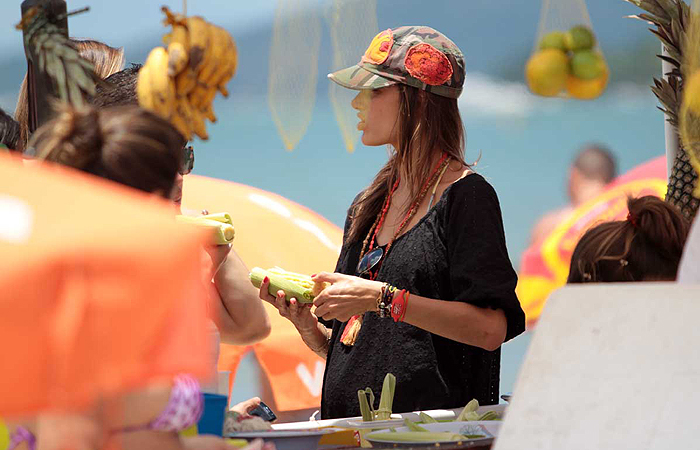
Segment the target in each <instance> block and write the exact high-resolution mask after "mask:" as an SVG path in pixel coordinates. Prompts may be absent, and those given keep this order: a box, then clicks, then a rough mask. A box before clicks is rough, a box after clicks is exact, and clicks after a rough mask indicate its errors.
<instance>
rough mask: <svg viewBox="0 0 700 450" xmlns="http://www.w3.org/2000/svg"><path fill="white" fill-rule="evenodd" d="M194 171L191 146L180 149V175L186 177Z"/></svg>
mask: <svg viewBox="0 0 700 450" xmlns="http://www.w3.org/2000/svg"><path fill="white" fill-rule="evenodd" d="M192 169H194V149H193V148H192V146H191V145H187V146H185V147H182V166H181V167H180V170H179V171H178V172H180V175H187V174H188V173H190V172H192Z"/></svg>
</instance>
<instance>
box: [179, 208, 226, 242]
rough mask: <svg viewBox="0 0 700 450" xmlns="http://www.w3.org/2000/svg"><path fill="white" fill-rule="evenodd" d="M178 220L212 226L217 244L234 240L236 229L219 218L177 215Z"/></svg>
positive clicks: (207, 226) (206, 226)
mask: <svg viewBox="0 0 700 450" xmlns="http://www.w3.org/2000/svg"><path fill="white" fill-rule="evenodd" d="M176 220H177V221H178V222H180V223H187V224H190V225H197V226H200V227H205V228H210V229H211V230H212V237H213V240H214V243H215V244H216V245H227V244H230V243H231V242H233V238H234V236H235V235H236V231H235V229H234V228H233V225H231V224H230V223H224V222H220V221H218V220H212V219H208V218H206V217H204V216H202V217H189V216H182V215H178V216H176Z"/></svg>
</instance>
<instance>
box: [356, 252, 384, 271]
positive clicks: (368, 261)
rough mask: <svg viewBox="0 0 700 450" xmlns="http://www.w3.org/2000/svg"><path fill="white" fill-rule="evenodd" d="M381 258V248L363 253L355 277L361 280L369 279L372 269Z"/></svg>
mask: <svg viewBox="0 0 700 450" xmlns="http://www.w3.org/2000/svg"><path fill="white" fill-rule="evenodd" d="M383 257H384V249H383V248H381V247H377V248H375V249H374V250H371V251H369V252H367V253H365V256H363V257H362V259H361V260H360V262H359V263H357V271H356V273H357V276H358V277H361V278H362V277H365V276H369V277H370V278H371V276H372V269H374V268H375V267H377V265H378V264H379V262H380V261H381V260H382V258H383Z"/></svg>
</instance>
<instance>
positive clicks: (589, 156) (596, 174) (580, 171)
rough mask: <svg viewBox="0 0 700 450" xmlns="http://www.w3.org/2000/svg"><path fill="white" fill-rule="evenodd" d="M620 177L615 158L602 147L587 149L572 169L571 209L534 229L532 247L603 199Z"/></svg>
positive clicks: (548, 217)
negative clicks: (579, 211) (581, 209)
mask: <svg viewBox="0 0 700 450" xmlns="http://www.w3.org/2000/svg"><path fill="white" fill-rule="evenodd" d="M616 175H617V168H616V163H615V158H614V157H613V155H612V153H611V152H610V150H608V149H607V148H605V147H603V146H600V145H588V146H586V147H584V148H583V149H582V150H580V151H579V153H578V154H577V155H576V158H575V159H574V162H573V163H572V164H571V168H570V169H569V181H568V185H567V189H568V195H569V205H567V206H566V207H564V208H561V209H558V210H555V211H551V212H548V213H546V214H545V215H544V216H542V218H540V219H539V221H538V222H537V224H536V225H535V226H534V227H533V229H532V233H531V235H530V245H537V244H540V243H541V242H542V241H543V240H544V239H545V238H546V237H547V236H548V235H549V234H550V233H551V232H552V231H554V229H555V228H556V227H557V226H558V225H559V224H560V223H562V222H564V221H565V220H566V219H567V218H568V217H569V215H570V214H571V213H572V212H573V211H574V209H576V208H577V207H578V206H580V205H581V204H583V203H585V202H587V201H588V200H591V199H593V198H595V197H597V196H598V195H600V194H601V193H602V192H603V191H604V190H605V188H606V187H607V185H608V184H609V183H610V182H611V181H612V180H613V179H614V178H615V176H616Z"/></svg>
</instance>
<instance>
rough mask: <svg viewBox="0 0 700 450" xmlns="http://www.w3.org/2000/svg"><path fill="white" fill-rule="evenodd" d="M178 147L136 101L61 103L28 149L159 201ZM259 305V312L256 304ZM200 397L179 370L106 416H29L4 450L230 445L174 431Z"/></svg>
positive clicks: (176, 163)
mask: <svg viewBox="0 0 700 450" xmlns="http://www.w3.org/2000/svg"><path fill="white" fill-rule="evenodd" d="M182 147H183V139H182V137H181V136H180V134H179V133H178V132H177V131H176V130H175V129H174V128H173V127H172V126H171V125H170V124H169V123H168V122H167V121H165V120H163V119H161V118H160V117H158V116H156V115H154V114H152V113H150V112H148V111H145V110H143V109H141V108H139V107H137V106H122V107H114V108H104V109H96V108H94V107H86V108H81V109H73V108H70V107H64V108H63V109H62V110H61V111H59V114H58V115H57V117H56V118H55V119H54V120H52V121H50V122H49V123H47V124H46V125H44V126H43V127H41V128H40V129H38V130H37V131H36V132H35V133H34V135H33V136H32V138H31V140H30V142H29V146H28V148H29V149H33V150H34V151H35V152H36V153H37V154H38V156H39V159H42V160H46V161H51V162H55V163H60V164H63V165H66V166H69V167H72V168H75V169H78V170H81V171H84V172H87V173H90V174H92V175H95V176H98V177H101V178H105V179H107V180H111V181H114V182H117V183H120V184H123V185H126V186H129V187H131V188H134V189H138V190H140V191H143V192H145V193H149V194H151V195H153V196H154V198H161V199H165V200H169V199H170V194H171V192H172V191H173V186H174V185H175V178H176V175H177V173H178V171H180V170H182V163H183V160H184V158H183V153H182ZM214 270H216V268H215V269H214ZM211 278H212V274H211V273H210V272H208V271H205V273H204V274H203V280H204V282H205V283H210V280H211ZM213 303H218V301H214V302H213ZM258 303H259V300H258ZM209 309H210V310H214V311H216V309H215V308H211V307H210V308H209ZM250 309H254V308H250ZM260 310H261V311H262V314H265V312H264V310H263V309H262V304H260ZM213 316H215V315H213ZM264 317H265V319H266V318H267V316H264ZM203 351H205V350H204V349H203ZM203 401H204V400H203V397H202V393H201V390H200V384H199V381H198V380H197V379H195V378H193V377H191V376H188V375H186V374H182V375H178V376H176V377H175V378H174V379H172V380H163V381H162V382H161V383H154V384H152V385H150V386H149V387H148V388H147V389H142V390H138V391H135V392H132V393H130V394H128V395H124V396H121V397H119V398H110V399H105V402H104V405H102V406H101V408H102V409H103V410H104V411H106V413H105V412H103V413H102V414H99V415H94V414H95V412H94V411H93V412H90V411H88V412H82V413H77V414H55V413H52V414H42V415H40V416H39V417H38V418H37V419H36V420H35V421H28V422H23V423H20V424H18V425H20V426H17V427H15V429H14V431H13V434H12V444H11V446H10V449H14V448H18V447H19V446H20V445H25V444H26V446H27V447H28V448H29V449H33V448H39V449H40V450H41V449H42V448H60V447H59V446H60V445H61V442H65V440H64V439H70V438H71V437H72V436H71V434H75V435H79V436H80V439H81V440H82V442H83V443H85V445H84V448H100V447H101V446H102V444H101V443H102V442H103V441H105V440H106V441H108V442H109V441H110V440H112V439H115V440H117V441H118V445H120V446H122V447H123V448H126V449H131V448H134V449H136V448H162V449H170V448H172V449H183V448H184V449H194V450H218V449H225V448H228V447H227V444H226V442H225V441H224V440H222V439H220V438H217V437H214V436H196V437H189V438H180V437H179V435H178V433H179V432H180V431H183V430H185V429H187V428H189V427H190V426H192V425H194V424H196V423H197V421H198V420H199V417H200V416H201V413H202V410H203V406H204V405H203ZM247 407H248V406H247V405H246V408H247ZM244 412H245V411H244ZM256 445H257V448H260V446H261V444H256ZM35 446H38V447H35ZM81 448H83V447H81ZM254 448H255V447H254ZM268 448H269V447H268Z"/></svg>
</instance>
